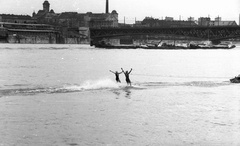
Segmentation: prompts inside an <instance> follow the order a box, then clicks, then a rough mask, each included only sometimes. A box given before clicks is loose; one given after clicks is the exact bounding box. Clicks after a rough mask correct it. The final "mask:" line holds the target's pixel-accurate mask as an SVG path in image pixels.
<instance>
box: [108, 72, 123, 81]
mask: <svg viewBox="0 0 240 146" xmlns="http://www.w3.org/2000/svg"><path fill="white" fill-rule="evenodd" d="M109 71H110V72H112V73H114V74H115V77H116V81H117V82H118V83H121V81H120V79H119V75H120V74H121V73H122V72H117V71H116V72H114V71H111V70H109Z"/></svg>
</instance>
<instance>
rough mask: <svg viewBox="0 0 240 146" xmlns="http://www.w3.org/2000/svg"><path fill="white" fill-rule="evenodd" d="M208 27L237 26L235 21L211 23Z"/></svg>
mask: <svg viewBox="0 0 240 146" xmlns="http://www.w3.org/2000/svg"><path fill="white" fill-rule="evenodd" d="M209 26H237V23H236V22H235V21H211V22H210V23H209Z"/></svg>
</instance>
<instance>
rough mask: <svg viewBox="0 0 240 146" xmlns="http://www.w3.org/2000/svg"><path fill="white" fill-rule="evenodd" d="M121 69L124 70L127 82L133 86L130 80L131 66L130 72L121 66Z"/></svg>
mask: <svg viewBox="0 0 240 146" xmlns="http://www.w3.org/2000/svg"><path fill="white" fill-rule="evenodd" d="M121 70H122V72H123V73H124V75H125V77H126V82H127V84H128V85H130V86H132V85H131V81H130V79H129V74H130V73H131V71H132V68H131V70H130V71H129V72H128V71H124V70H123V69H122V68H121Z"/></svg>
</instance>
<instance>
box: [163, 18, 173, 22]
mask: <svg viewBox="0 0 240 146" xmlns="http://www.w3.org/2000/svg"><path fill="white" fill-rule="evenodd" d="M165 21H173V17H165Z"/></svg>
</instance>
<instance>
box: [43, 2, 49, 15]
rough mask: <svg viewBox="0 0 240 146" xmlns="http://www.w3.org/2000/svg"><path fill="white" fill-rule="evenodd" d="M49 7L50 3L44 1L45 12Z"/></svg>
mask: <svg viewBox="0 0 240 146" xmlns="http://www.w3.org/2000/svg"><path fill="white" fill-rule="evenodd" d="M49 7H50V3H49V2H48V1H47V0H45V1H44V3H43V10H44V11H45V12H49Z"/></svg>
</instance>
